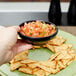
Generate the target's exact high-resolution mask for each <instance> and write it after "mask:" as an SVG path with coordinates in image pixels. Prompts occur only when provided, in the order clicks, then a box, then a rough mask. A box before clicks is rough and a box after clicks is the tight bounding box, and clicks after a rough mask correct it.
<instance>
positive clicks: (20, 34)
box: [18, 20, 58, 43]
mask: <svg viewBox="0 0 76 76" xmlns="http://www.w3.org/2000/svg"><path fill="white" fill-rule="evenodd" d="M39 21H41V22H45V23H46V24H52V25H53V26H55V30H56V32H55V33H54V34H52V35H49V36H46V37H38V38H36V37H28V36H25V35H23V34H22V33H20V32H18V34H19V36H20V37H21V38H22V39H24V40H27V41H29V42H35V43H36V42H39V43H41V42H43V43H44V42H46V41H48V40H50V39H52V38H54V37H55V36H56V35H57V33H58V28H57V26H56V25H55V24H53V23H51V22H46V21H42V20H39ZM29 22H36V20H30V21H25V22H24V23H22V24H20V25H19V26H20V27H21V26H24V24H25V23H29Z"/></svg>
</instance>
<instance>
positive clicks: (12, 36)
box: [0, 26, 32, 65]
mask: <svg viewBox="0 0 76 76" xmlns="http://www.w3.org/2000/svg"><path fill="white" fill-rule="evenodd" d="M19 29H20V28H19V27H18V26H13V27H7V28H1V29H0V65H1V64H3V63H6V62H9V61H10V60H11V59H12V58H13V57H14V56H15V55H16V54H17V53H19V52H21V51H24V50H27V49H30V48H32V45H31V44H26V43H25V42H24V41H23V40H17V38H18V37H17V32H18V31H19Z"/></svg>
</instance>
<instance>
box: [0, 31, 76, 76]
mask: <svg viewBox="0 0 76 76" xmlns="http://www.w3.org/2000/svg"><path fill="white" fill-rule="evenodd" d="M75 46H76V37H75V36H73V35H72V34H69V33H67V32H64V31H61V30H59V32H58V34H57V36H56V37H55V38H54V39H52V40H50V41H48V42H47V44H45V45H42V46H33V49H30V50H28V51H23V52H22V53H19V54H17V55H16V56H15V57H14V58H13V59H12V61H11V62H10V63H7V64H4V65H2V66H1V67H0V74H1V75H2V76H75V75H76V60H75V52H76V51H75V49H76V47H75Z"/></svg>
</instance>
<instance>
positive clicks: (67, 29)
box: [58, 26, 76, 36]
mask: <svg viewBox="0 0 76 76" xmlns="http://www.w3.org/2000/svg"><path fill="white" fill-rule="evenodd" d="M58 28H59V29H60V30H63V31H65V32H68V33H71V34H72V35H74V36H76V26H58Z"/></svg>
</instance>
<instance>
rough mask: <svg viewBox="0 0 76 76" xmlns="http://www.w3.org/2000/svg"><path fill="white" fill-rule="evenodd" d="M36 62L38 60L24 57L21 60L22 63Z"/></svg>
mask: <svg viewBox="0 0 76 76" xmlns="http://www.w3.org/2000/svg"><path fill="white" fill-rule="evenodd" d="M36 62H38V61H37V60H32V59H25V60H23V61H21V63H23V64H29V63H36Z"/></svg>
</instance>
